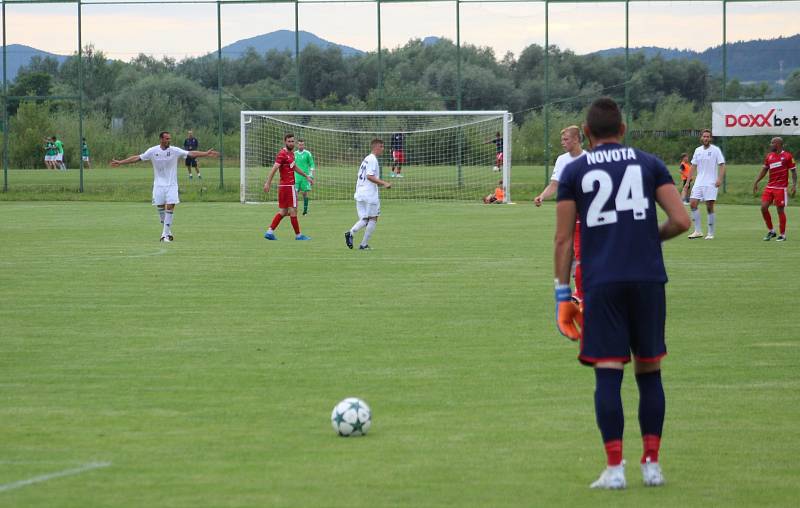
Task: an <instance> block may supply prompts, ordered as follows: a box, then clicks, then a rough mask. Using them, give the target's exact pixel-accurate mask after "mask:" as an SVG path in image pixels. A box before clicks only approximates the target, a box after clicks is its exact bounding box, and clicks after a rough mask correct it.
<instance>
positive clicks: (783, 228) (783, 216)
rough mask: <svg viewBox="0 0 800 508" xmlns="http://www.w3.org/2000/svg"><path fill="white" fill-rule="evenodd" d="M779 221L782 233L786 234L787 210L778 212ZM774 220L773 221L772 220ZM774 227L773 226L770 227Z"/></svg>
mask: <svg viewBox="0 0 800 508" xmlns="http://www.w3.org/2000/svg"><path fill="white" fill-rule="evenodd" d="M778 221H779V222H780V224H781V234H782V235H785V234H786V212H778ZM770 222H772V221H770ZM770 229H772V227H770Z"/></svg>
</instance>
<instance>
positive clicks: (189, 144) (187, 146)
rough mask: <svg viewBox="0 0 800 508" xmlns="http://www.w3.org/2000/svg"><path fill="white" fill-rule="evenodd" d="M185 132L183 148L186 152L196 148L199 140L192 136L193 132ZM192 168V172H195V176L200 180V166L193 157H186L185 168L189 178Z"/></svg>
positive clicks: (190, 177)
mask: <svg viewBox="0 0 800 508" xmlns="http://www.w3.org/2000/svg"><path fill="white" fill-rule="evenodd" d="M186 134H187V138H186V139H184V140H183V149H184V150H186V151H187V152H189V151H192V150H197V147H198V146H200V142H199V141H197V138H196V137H194V133H193V132H192V131H189V132H187V133H186ZM192 168H194V172H195V173H197V178H198V179H200V180H202V179H203V177H202V176H200V166H199V165H198V163H197V159H195V158H194V157H186V169H187V170H188V171H189V180H191V179H192Z"/></svg>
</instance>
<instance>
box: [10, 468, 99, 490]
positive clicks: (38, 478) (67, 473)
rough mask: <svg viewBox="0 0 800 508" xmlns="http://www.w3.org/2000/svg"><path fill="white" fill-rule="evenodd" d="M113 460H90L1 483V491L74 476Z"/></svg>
mask: <svg viewBox="0 0 800 508" xmlns="http://www.w3.org/2000/svg"><path fill="white" fill-rule="evenodd" d="M110 465H111V462H89V463H88V464H84V465H82V466H80V467H75V468H72V469H65V470H63V471H56V472H55V473H48V474H43V475H41V476H34V477H33V478H28V479H27V480H20V481H17V482H12V483H6V484H4V485H0V492H6V491H9V490H14V489H18V488H20V487H26V486H28V485H33V484H34V483H42V482H46V481H48V480H53V479H55V478H61V477H63V476H74V475H76V474H81V473H85V472H87V471H91V470H93V469H100V468H103V467H109V466H110Z"/></svg>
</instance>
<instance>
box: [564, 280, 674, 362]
mask: <svg viewBox="0 0 800 508" xmlns="http://www.w3.org/2000/svg"><path fill="white" fill-rule="evenodd" d="M583 305H584V307H583V325H584V328H583V340H582V341H581V352H580V354H579V355H578V360H580V362H581V363H583V364H585V365H594V364H595V363H598V362H623V363H627V362H629V361H631V353H633V357H634V358H636V360H638V361H641V362H655V361H658V360H660V359H661V357H663V356H664V355H666V354H667V345H666V342H665V341H664V321H665V319H666V314H667V302H666V296H665V294H664V284H663V283H661V282H618V283H613V284H604V285H602V286H598V287H594V288H591V289H587V290H586V291H585V293H584V299H583Z"/></svg>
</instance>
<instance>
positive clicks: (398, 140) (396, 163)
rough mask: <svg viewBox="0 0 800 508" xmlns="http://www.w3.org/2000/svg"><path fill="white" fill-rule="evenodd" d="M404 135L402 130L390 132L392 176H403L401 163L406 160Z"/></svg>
mask: <svg viewBox="0 0 800 508" xmlns="http://www.w3.org/2000/svg"><path fill="white" fill-rule="evenodd" d="M405 141H406V135H405V134H403V133H402V132H395V133H394V134H392V173H391V175H389V176H391V177H392V178H403V174H402V173H401V172H402V171H403V164H405V162H406V151H405V147H404V144H405Z"/></svg>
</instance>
